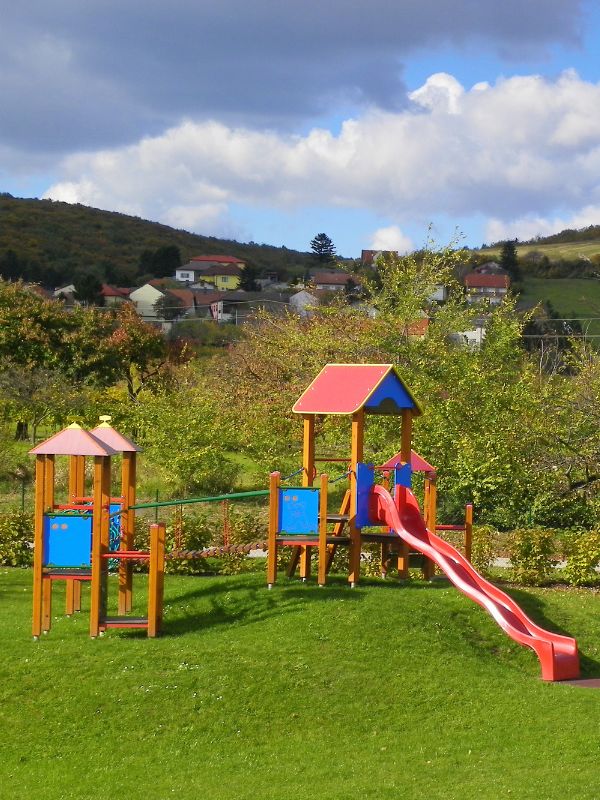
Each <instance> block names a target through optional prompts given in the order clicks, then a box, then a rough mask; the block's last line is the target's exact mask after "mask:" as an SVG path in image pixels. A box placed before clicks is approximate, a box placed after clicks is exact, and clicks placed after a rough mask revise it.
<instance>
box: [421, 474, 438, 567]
mask: <svg viewBox="0 0 600 800" xmlns="http://www.w3.org/2000/svg"><path fill="white" fill-rule="evenodd" d="M425 486H426V493H425V497H426V501H427V505H426V506H425V505H424V511H426V521H425V524H426V526H427V528H428V530H430V531H431V532H432V533H435V526H436V524H437V486H436V483H435V478H426V479H425ZM434 574H435V564H434V562H433V561H432V560H431V559H430V558H427V557H426V556H423V577H424V578H425V580H427V581H428V580H431V578H433V576H434Z"/></svg>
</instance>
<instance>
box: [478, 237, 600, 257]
mask: <svg viewBox="0 0 600 800" xmlns="http://www.w3.org/2000/svg"><path fill="white" fill-rule="evenodd" d="M501 250H502V247H500V246H499V247H489V248H488V247H486V248H485V250H481V251H480V252H481V253H485V255H486V256H488V255H489V257H490V258H499V257H500V252H501ZM531 252H536V253H543V254H544V255H546V256H548V258H549V259H550V260H551V261H555V260H557V259H560V258H570V259H574V258H591V257H592V256H595V255H598V253H600V240H599V239H590V240H587V241H583V242H551V243H549V244H542V243H538V244H535V243H534V244H520V245H518V246H517V254H518V255H519V257H520V258H522V257H523V256H524V255H526V254H527V253H531Z"/></svg>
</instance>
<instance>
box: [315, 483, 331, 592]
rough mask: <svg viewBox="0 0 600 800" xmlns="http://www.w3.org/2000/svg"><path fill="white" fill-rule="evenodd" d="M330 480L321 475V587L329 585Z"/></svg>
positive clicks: (319, 572)
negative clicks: (328, 522) (328, 499)
mask: <svg viewBox="0 0 600 800" xmlns="http://www.w3.org/2000/svg"><path fill="white" fill-rule="evenodd" d="M328 485H329V478H328V476H327V475H326V474H323V475H321V496H320V498H319V570H318V581H319V586H325V584H326V583H327V488H328Z"/></svg>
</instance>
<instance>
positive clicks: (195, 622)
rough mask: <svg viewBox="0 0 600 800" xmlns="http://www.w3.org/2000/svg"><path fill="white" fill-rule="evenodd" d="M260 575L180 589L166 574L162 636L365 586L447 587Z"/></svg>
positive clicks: (258, 617)
mask: <svg viewBox="0 0 600 800" xmlns="http://www.w3.org/2000/svg"><path fill="white" fill-rule="evenodd" d="M263 580H264V579H263V578H262V576H261V577H260V581H261V583H259V582H258V580H257V575H256V573H251V574H249V575H247V576H245V575H238V576H236V577H235V579H228V578H227V577H225V576H223V577H222V578H214V577H210V578H203V577H198V578H197V582H196V585H195V586H194V588H193V589H191V590H188V591H185V592H181V593H179V594H170V593H169V585H168V582H169V578H168V576H167V578H166V587H167V594H166V596H165V615H164V621H163V627H162V631H161V636H163V637H171V636H182V635H184V634H188V633H192V632H195V631H199V630H208V629H210V628H214V627H219V626H221V625H231V624H236V625H238V626H239V625H251V624H255V623H257V622H262V621H264V620H267V619H270V618H272V617H276V616H277V617H280V616H282V615H287V614H298V613H301V612H302V610H303V608H304V607H305V606H306V604H307V603H312V604H319V605H324V604H326V603H332V602H339V601H344V602H349V603H360V602H361V601H362V600H363V598H364V596H365V595H364V589H372V588H374V587H376V588H377V589H378V591H386V592H390V591H392V592H405V591H411V592H414V591H421V590H423V589H428V590H429V591H431V590H432V589H433V590H436V589H441V588H444V585H439V584H438V583H437V582H434V583H427V582H424V581H413V580H409V581H398V580H387V581H384V580H381V579H374V578H364V579H362V580H361V582H360V584H359V585H358V587H356V588H355V589H351V588H350V587H349V586H348V581H347V579H346V577H345V576H337V575H335V576H331V577H330V578H329V579H328V583H327V585H326V586H325V587H319V586H317V584H316V583H315V582H314V579H312V580H311V581H308V582H306V583H302V582H301V581H300V580H298V579H287V578H280V579H279V580H278V582H277V583H276V584H275V586H274V587H273V589H272V590H268V589H267V587H266V585H265V584H264V583H262V581H263ZM144 635H145V632H143V631H136V630H124V631H122V632H121V636H123V637H125V638H138V637H139V636H144Z"/></svg>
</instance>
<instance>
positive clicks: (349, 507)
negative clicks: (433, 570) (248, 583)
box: [267, 364, 421, 586]
mask: <svg viewBox="0 0 600 800" xmlns="http://www.w3.org/2000/svg"><path fill="white" fill-rule="evenodd" d="M293 412H294V413H295V414H298V415H300V416H301V417H302V420H303V425H304V443H303V451H302V469H301V472H302V486H300V487H295V488H293V487H291V488H290V487H285V488H284V487H283V486H282V485H281V477H280V475H279V473H277V472H275V473H273V474H272V475H271V483H270V489H271V503H270V516H269V554H268V574H267V583H268V584H269V586H272V585H273V583H274V582H275V580H276V576H277V552H278V549H279V548H281V547H292V548H293V553H292V557H291V560H290V566H289V569H288V574H293V573H294V571H295V570H296V568H297V567H298V565H299V567H300V577H301V578H303V579H306V578H308V576H309V574H310V554H311V548H314V547H316V548H318V554H319V557H318V562H319V567H318V582H319V584H320V585H324V584H325V582H326V576H327V572H328V570H329V567H330V566H331V562H332V559H333V555H334V554H335V550H336V548H338V547H340V546H346V547H348V549H349V556H348V561H349V568H348V581H349V582H350V584H351V585H352V586H354V585H355V584H356V583H357V582H358V580H359V576H360V554H361V546H362V543H363V542H365V541H379V542H380V543H381V544H382V546H385V547H387V546H388V545H389V544H390V543H392V541H393V543H394V545H395V546H396V548H397V549H398V551H399V556H398V571H399V574H400V575H401V577H406V576H407V574H408V557H409V550H408V546H407V545H406V544H405V543H404V542H402V541H400V540H399V539H398V538H397V537H395V538H394V539H393V540H392V537H391V536H389V535H387V534H385V533H383V534H371V533H370V534H367V533H366V532H365V533H363V532H362V528H363V527H366V526H367V525H368V511H367V508H366V505H367V497H368V494H369V492H370V488H371V486H372V484H373V481H374V472H375V470H376V469H378V468H377V467H374V466H373V465H367V464H364V463H363V457H364V437H365V422H366V418H367V417H368V416H369V415H371V414H385V415H392V416H398V417H399V418H400V431H399V439H400V443H401V449H400V453H399V454H398V456H397V457H396V463H395V464H394V468H393V470H391V471H392V472H393V476H394V481H396V482H398V481H400V482H403V483H406V485H410V476H411V456H412V449H411V441H412V425H413V419H414V417H418V416H420V415H421V409H420V407H419V404H418V403H417V401H416V400H415V398H414V397H413V395H412V393H411V391H410V390H409V389H408V387H407V386H406V384H405V383H404V381H403V380H402V379H401V378H400V376H399V374H398V372H397V371H396V368H395V367H394V366H393V365H391V364H328V365H327V366H325V367H324V368H323V369H322V370H321V372H320V373H319V374H318V375H317V377H316V378H315V379H314V381H313V382H312V383H311V384H310V386H309V387H308V388H307V389H306V390H305V391H304V392H303V394H302V395H301V396H300V398H299V399H298V400H297V401H296V403H295V405H294V407H293ZM327 414H335V415H343V416H347V417H350V420H351V436H350V439H351V440H350V457H349V459H348V480H349V486H348V490H347V492H346V494H345V496H344V499H343V501H342V505H341V507H340V509H339V511H336V512H335V513H332V512H331V511H330V510H329V509H328V508H327V490H328V476H327V475H326V474H323V475H321V476H320V479H319V485H318V486H315V485H314V484H315V480H316V475H317V471H316V463H317V461H318V460H319V457H318V456H317V455H316V453H315V420H316V418H317V417H318V416H319V417H320V416H323V415H327ZM381 469H382V471H384V470H383V468H381ZM387 471H388V472H389V471H390V470H387ZM330 528H331V530H330ZM382 537H385V538H383V539H382Z"/></svg>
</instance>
